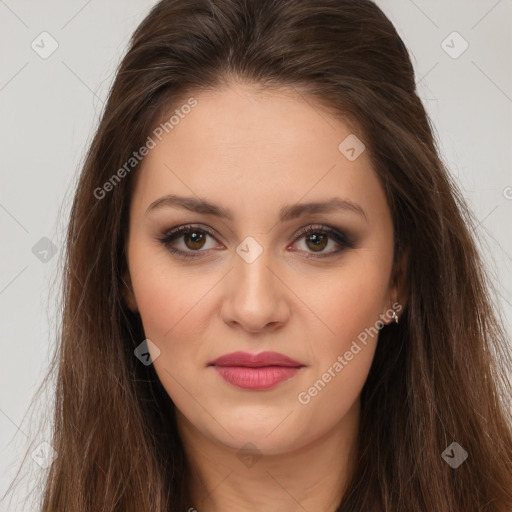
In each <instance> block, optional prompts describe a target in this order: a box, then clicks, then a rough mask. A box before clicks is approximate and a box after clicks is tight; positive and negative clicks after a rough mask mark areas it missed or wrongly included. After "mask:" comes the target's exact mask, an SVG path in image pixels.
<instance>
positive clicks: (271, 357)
mask: <svg viewBox="0 0 512 512" xmlns="http://www.w3.org/2000/svg"><path fill="white" fill-rule="evenodd" d="M208 366H245V367H247V368H262V367H264V366H284V367H288V368H291V367H296V368H300V367H301V366H304V365H303V364H302V363H299V362H298V361H295V360H294V359H291V358H289V357H288V356H285V355H284V354H280V353H279V352H260V353H259V354H251V353H250V352H231V353H230V354H225V355H223V356H221V357H218V358H217V359H215V360H213V361H210V362H209V363H208Z"/></svg>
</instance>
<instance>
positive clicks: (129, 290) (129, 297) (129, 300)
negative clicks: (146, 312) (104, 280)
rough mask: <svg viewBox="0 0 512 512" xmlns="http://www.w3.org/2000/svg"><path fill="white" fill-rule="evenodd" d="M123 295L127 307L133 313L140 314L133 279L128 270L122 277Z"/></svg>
mask: <svg viewBox="0 0 512 512" xmlns="http://www.w3.org/2000/svg"><path fill="white" fill-rule="evenodd" d="M121 287H122V294H123V298H124V301H125V302H126V305H127V306H128V308H129V309H130V310H131V311H132V312H133V313H138V312H139V308H138V306H137V301H136V299H135V293H134V292H133V286H132V279H131V276H130V272H129V271H128V270H126V271H125V272H124V273H123V275H122V277H121Z"/></svg>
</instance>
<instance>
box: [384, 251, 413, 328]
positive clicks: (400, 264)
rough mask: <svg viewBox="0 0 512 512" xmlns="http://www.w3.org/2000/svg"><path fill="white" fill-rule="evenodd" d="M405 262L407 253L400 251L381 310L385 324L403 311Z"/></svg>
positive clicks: (404, 301)
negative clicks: (384, 303)
mask: <svg viewBox="0 0 512 512" xmlns="http://www.w3.org/2000/svg"><path fill="white" fill-rule="evenodd" d="M407 262H408V253H405V252H404V253H402V255H401V256H400V258H399V259H398V261H397V262H395V265H394V268H393V271H392V274H391V279H390V282H389V291H388V296H387V299H386V306H385V309H384V311H383V312H382V315H383V316H382V321H383V322H384V323H385V324H390V323H394V322H395V316H394V315H395V314H396V316H397V317H398V318H400V315H401V314H402V313H403V311H404V309H405V306H406V302H407V295H408V286H407Z"/></svg>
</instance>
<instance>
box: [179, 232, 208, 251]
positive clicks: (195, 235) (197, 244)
mask: <svg viewBox="0 0 512 512" xmlns="http://www.w3.org/2000/svg"><path fill="white" fill-rule="evenodd" d="M183 241H184V243H185V246H186V247H187V248H188V249H191V250H197V249H202V247H203V245H204V244H205V241H206V237H205V234H204V233H201V232H200V231H191V232H190V233H186V234H184V235H183Z"/></svg>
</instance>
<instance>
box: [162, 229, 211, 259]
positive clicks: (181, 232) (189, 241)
mask: <svg viewBox="0 0 512 512" xmlns="http://www.w3.org/2000/svg"><path fill="white" fill-rule="evenodd" d="M207 237H212V238H214V235H213V233H211V232H210V231H208V230H206V229H204V228H198V227H194V226H192V225H190V224H189V225H185V226H179V227H177V228H174V229H172V230H170V231H168V232H167V233H166V234H165V236H164V237H163V238H160V239H159V241H160V243H162V245H164V246H165V248H166V249H168V250H169V251H170V252H172V253H174V254H177V255H178V256H183V257H185V258H197V257H198V256H200V255H199V254H194V253H199V252H205V251H204V250H203V251H201V249H204V248H205V245H206V240H207ZM176 240H178V241H180V242H181V244H178V245H181V248H176V247H175V245H176V244H175V242H176ZM211 248H212V247H210V248H208V247H206V250H208V249H211Z"/></svg>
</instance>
